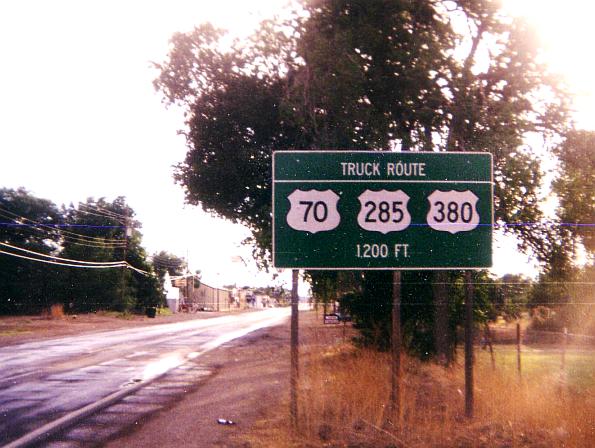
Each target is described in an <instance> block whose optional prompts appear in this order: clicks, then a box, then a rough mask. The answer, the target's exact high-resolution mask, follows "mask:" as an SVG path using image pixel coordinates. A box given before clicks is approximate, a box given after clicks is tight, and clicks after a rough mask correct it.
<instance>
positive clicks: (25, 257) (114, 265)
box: [0, 250, 126, 269]
mask: <svg viewBox="0 0 595 448" xmlns="http://www.w3.org/2000/svg"><path fill="white" fill-rule="evenodd" d="M0 254H6V255H10V256H13V257H18V258H24V259H25V260H32V261H38V262H40V263H48V264H54V265H58V266H69V267H73V268H88V269H110V268H119V267H126V264H124V263H120V264H112V265H82V264H71V263H60V262H57V261H51V260H40V259H39V258H33V257H28V256H26V255H19V254H14V253H12V252H6V251H3V250H0Z"/></svg>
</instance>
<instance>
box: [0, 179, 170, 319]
mask: <svg viewBox="0 0 595 448" xmlns="http://www.w3.org/2000/svg"><path fill="white" fill-rule="evenodd" d="M133 216H134V211H133V210H132V209H131V208H130V207H129V206H128V205H126V202H125V199H124V198H123V197H119V198H116V199H115V200H114V201H113V202H108V201H106V200H105V199H98V200H94V199H92V198H89V199H88V200H87V201H86V202H84V203H80V204H78V207H75V206H74V205H70V206H69V207H63V208H62V209H61V210H60V209H58V208H57V207H56V205H55V204H53V203H52V202H51V201H48V200H45V199H39V198H36V197H35V196H33V195H31V194H30V193H28V192H27V191H26V190H24V189H18V190H11V189H0V218H1V219H0V221H1V225H0V243H4V244H9V245H10V246H12V247H9V246H0V250H4V249H6V251H8V252H10V253H11V254H16V255H24V256H28V257H31V258H34V259H35V260H39V259H42V260H43V261H46V262H45V263H44V262H40V261H35V260H30V259H23V258H19V257H17V256H15V255H8V254H0V268H1V269H0V314H9V313H19V314H33V313H38V312H39V311H41V310H42V309H44V308H47V307H48V306H49V305H52V304H54V303H62V304H64V305H66V308H67V310H70V311H94V310H100V309H112V310H120V311H123V310H131V309H135V308H140V307H143V306H154V305H156V304H158V303H161V301H162V298H163V294H162V291H161V285H160V283H159V281H158V279H157V278H156V277H155V276H152V275H141V274H139V273H137V272H136V271H131V270H130V269H126V268H123V267H117V268H109V269H94V268H81V267H73V266H67V265H64V264H61V265H59V264H49V263H47V262H48V261H49V262H53V261H57V259H51V258H47V257H43V256H42V255H37V254H43V255H49V256H53V257H60V258H62V259H68V260H79V261H84V262H102V263H105V262H110V261H122V260H125V261H127V262H128V263H129V264H130V265H132V266H134V267H135V268H137V269H140V270H143V271H147V272H149V273H150V272H151V271H152V268H151V265H150V264H149V263H148V262H147V260H146V258H147V255H146V253H145V250H144V249H143V248H142V246H141V234H140V232H139V231H138V230H136V228H138V227H139V225H140V223H138V222H136V221H134V220H133ZM127 227H128V228H129V229H133V228H134V230H133V231H132V232H131V234H129V235H128V236H126V228H127ZM23 249H25V250H28V251H30V252H23ZM66 263H68V262H67V261H66ZM70 264H72V263H70ZM74 264H78V263H74Z"/></svg>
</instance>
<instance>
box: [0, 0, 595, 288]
mask: <svg viewBox="0 0 595 448" xmlns="http://www.w3.org/2000/svg"><path fill="white" fill-rule="evenodd" d="M507 3H508V4H509V5H511V9H513V10H514V11H515V13H518V14H527V13H530V14H531V18H532V20H533V21H534V22H535V23H536V25H537V26H538V27H539V29H540V31H541V34H542V37H543V39H544V40H545V42H546V44H547V45H548V53H547V54H546V55H545V57H546V58H547V60H548V61H549V62H550V63H551V65H552V66H553V67H554V68H555V69H557V70H559V71H561V72H564V74H565V75H566V76H567V78H568V79H569V83H570V84H571V86H572V88H573V90H574V91H575V92H576V93H578V94H580V99H579V100H578V101H577V102H576V108H577V109H578V110H579V112H580V114H579V115H577V117H578V118H579V121H580V124H581V126H582V127H586V128H593V117H594V116H595V106H594V101H593V100H594V98H595V97H594V95H593V88H592V84H593V82H592V73H593V62H592V60H591V57H590V53H589V52H588V51H586V49H587V48H588V47H587V45H589V44H590V43H592V42H594V41H595V39H594V36H593V33H594V31H593V27H592V26H591V24H590V21H591V20H592V17H593V12H595V7H594V5H593V4H592V3H591V2H590V1H588V0H585V1H582V0H574V1H566V2H564V3H563V4H561V3H560V2H558V1H553V0H552V1H548V0H540V1H538V0H524V1H523V0H516V1H509V2H507ZM285 4H286V0H268V1H267V0H251V1H241V0H238V1H235V0H217V1H202V0H194V1H183V0H167V1H165V0H164V1H161V0H159V1H157V0H155V1H151V0H146V1H125V0H118V1H114V0H101V1H88V0H87V1H83V0H70V1H66V0H63V1H58V0H19V1H1V2H0V64H1V67H2V69H1V70H0V155H1V160H0V187H9V188H16V187H19V186H23V187H25V188H26V189H28V190H29V191H31V192H32V193H33V194H34V195H36V196H39V197H44V198H48V199H51V200H52V201H54V202H56V203H57V204H58V205H61V204H62V203H65V204H68V203H70V202H75V203H76V202H77V201H82V200H85V199H86V198H87V197H89V196H92V197H95V198H98V197H106V198H107V199H109V200H112V199H113V198H115V197H116V196H119V195H123V196H126V198H127V200H128V202H129V204H130V205H131V206H132V208H133V209H134V210H135V211H136V213H137V219H138V220H140V221H141V222H142V224H143V228H142V233H143V235H144V239H143V241H144V245H145V247H146V248H147V249H148V251H149V253H152V252H155V251H158V250H167V251H169V252H173V253H175V254H177V255H179V256H183V257H186V255H187V254H188V257H189V260H190V267H191V269H193V270H194V269H201V270H202V271H203V275H204V277H203V278H204V280H205V282H207V283H211V284H216V285H221V284H225V283H234V282H237V283H238V284H240V285H242V284H255V283H258V284H265V283H267V282H268V281H269V276H266V275H264V274H261V275H257V272H256V267H255V265H254V263H252V262H250V249H249V248H246V247H241V245H240V242H241V241H242V240H243V239H244V238H245V237H246V236H248V233H247V231H246V230H245V229H243V228H241V227H240V226H237V225H232V224H230V223H227V222H225V221H222V220H218V219H215V218H212V217H210V216H207V215H206V214H204V213H202V212H201V211H199V210H198V209H197V208H195V207H190V206H184V202H183V194H182V190H181V188H180V187H179V186H177V185H175V184H174V183H173V180H172V172H173V169H172V166H173V165H174V164H176V163H178V162H180V161H182V160H183V158H184V155H185V152H186V147H185V142H184V140H183V138H182V137H179V136H177V134H176V131H177V130H178V129H181V128H182V127H183V118H182V116H181V113H180V111H179V110H175V109H170V110H166V109H165V108H164V106H163V104H161V99H160V96H159V95H158V94H157V93H155V92H154V89H153V87H152V84H151V83H152V80H153V79H154V78H155V77H156V75H157V73H156V72H155V70H153V69H152V68H151V67H150V61H158V62H160V61H163V59H164V58H165V56H166V54H167V51H168V40H169V38H170V37H171V35H172V34H173V33H174V32H176V31H188V30H190V29H191V28H192V26H193V25H196V24H199V23H202V22H205V21H211V22H213V23H214V24H215V25H218V26H220V27H223V28H227V29H230V30H233V32H234V33H235V34H237V35H240V36H241V35H246V34H248V33H249V32H250V30H252V29H253V28H254V27H255V26H256V25H257V23H258V22H259V21H260V20H261V19H263V18H266V17H270V16H272V15H274V14H275V13H276V12H278V11H281V10H282V8H283V6H284V5H285ZM560 5H563V7H564V9H560ZM556 7H557V8H556ZM496 246H498V247H500V249H498V250H497V251H496V254H495V272H497V273H498V274H502V273H505V272H509V271H515V270H525V271H526V268H525V266H526V263H527V257H526V256H524V255H522V254H519V253H518V252H516V251H515V250H514V249H513V246H512V245H511V244H510V242H507V241H504V240H502V239H501V238H497V239H496ZM236 255H241V256H242V257H244V259H245V260H246V261H248V262H249V263H248V268H246V267H245V266H244V265H243V264H242V263H238V262H232V257H233V256H236ZM527 272H528V271H527ZM282 278H283V279H284V280H285V281H287V280H288V279H289V272H285V273H284V275H283V276H282Z"/></svg>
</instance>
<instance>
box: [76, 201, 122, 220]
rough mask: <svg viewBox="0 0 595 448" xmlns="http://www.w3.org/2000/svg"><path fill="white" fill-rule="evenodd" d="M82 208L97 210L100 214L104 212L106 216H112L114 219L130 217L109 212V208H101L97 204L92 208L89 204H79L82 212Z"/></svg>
mask: <svg viewBox="0 0 595 448" xmlns="http://www.w3.org/2000/svg"><path fill="white" fill-rule="evenodd" d="M80 207H85V208H88V209H91V210H95V211H98V212H103V213H105V215H111V216H113V217H114V218H121V219H128V216H126V215H121V214H119V213H116V212H114V211H113V210H108V209H107V208H104V207H100V206H99V205H97V204H95V205H94V206H93V207H92V206H90V205H89V204H85V203H82V202H80V203H79V210H80Z"/></svg>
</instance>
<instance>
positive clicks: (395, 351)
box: [390, 271, 402, 426]
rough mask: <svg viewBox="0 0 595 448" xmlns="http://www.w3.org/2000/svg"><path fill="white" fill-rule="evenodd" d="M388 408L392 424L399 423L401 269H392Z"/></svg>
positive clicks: (398, 424) (396, 424)
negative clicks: (390, 362) (390, 358)
mask: <svg viewBox="0 0 595 448" xmlns="http://www.w3.org/2000/svg"><path fill="white" fill-rule="evenodd" d="M392 327H393V328H392V335H391V351H392V353H391V355H392V365H391V394H390V408H391V414H392V415H391V418H392V419H393V420H392V422H393V425H395V426H400V424H401V414H402V412H401V271H393V309H392Z"/></svg>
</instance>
